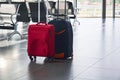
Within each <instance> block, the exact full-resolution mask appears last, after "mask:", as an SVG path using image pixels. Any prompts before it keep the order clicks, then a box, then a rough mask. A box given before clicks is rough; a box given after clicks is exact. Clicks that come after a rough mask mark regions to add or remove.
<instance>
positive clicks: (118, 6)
mask: <svg viewBox="0 0 120 80" xmlns="http://www.w3.org/2000/svg"><path fill="white" fill-rule="evenodd" d="M115 17H118V18H120V0H116V2H115Z"/></svg>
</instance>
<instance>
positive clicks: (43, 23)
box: [36, 22, 48, 25]
mask: <svg viewBox="0 0 120 80" xmlns="http://www.w3.org/2000/svg"><path fill="white" fill-rule="evenodd" d="M36 25H48V24H47V23H45V22H38V23H37V24H36Z"/></svg>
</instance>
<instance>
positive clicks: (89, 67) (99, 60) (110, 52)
mask: <svg viewBox="0 0 120 80" xmlns="http://www.w3.org/2000/svg"><path fill="white" fill-rule="evenodd" d="M114 51H115V50H114ZM117 51H120V50H119V49H118V50H117ZM110 53H111V54H110ZM110 53H109V54H108V55H106V56H104V57H103V58H100V59H98V60H97V61H96V62H94V63H93V64H91V65H90V66H88V67H87V68H86V69H84V70H83V71H82V72H80V73H79V74H77V75H76V76H75V77H74V78H73V80H74V79H75V78H77V77H78V76H79V75H81V74H83V73H84V72H85V71H87V70H89V69H90V68H92V67H93V66H94V65H95V64H97V63H98V62H100V61H101V60H103V59H105V57H108V56H110V55H112V52H110ZM114 54H117V52H116V53H114Z"/></svg>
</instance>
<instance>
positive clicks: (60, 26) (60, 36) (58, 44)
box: [49, 19, 73, 58]
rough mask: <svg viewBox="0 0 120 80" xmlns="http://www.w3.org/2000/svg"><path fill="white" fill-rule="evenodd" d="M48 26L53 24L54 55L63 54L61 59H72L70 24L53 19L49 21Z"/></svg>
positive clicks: (71, 31)
mask: <svg viewBox="0 0 120 80" xmlns="http://www.w3.org/2000/svg"><path fill="white" fill-rule="evenodd" d="M49 24H53V25H54V27H55V52H56V54H62V53H63V54H64V57H63V58H69V57H71V58H73V30H72V25H71V23H70V22H69V21H66V20H64V19H55V20H52V21H50V22H49ZM55 58H56V57H55ZM57 58H59V57H57Z"/></svg>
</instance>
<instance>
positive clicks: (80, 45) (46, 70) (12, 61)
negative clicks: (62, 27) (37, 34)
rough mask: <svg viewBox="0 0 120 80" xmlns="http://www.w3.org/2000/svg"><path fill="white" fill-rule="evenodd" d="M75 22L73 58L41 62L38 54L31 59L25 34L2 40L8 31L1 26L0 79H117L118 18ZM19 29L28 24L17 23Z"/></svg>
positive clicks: (119, 55)
mask: <svg viewBox="0 0 120 80" xmlns="http://www.w3.org/2000/svg"><path fill="white" fill-rule="evenodd" d="M79 21H80V23H81V24H80V25H79V26H74V27H73V30H74V45H73V47H74V58H73V60H55V61H53V62H50V63H44V58H42V57H38V58H37V61H36V62H30V60H29V58H28V55H27V35H24V39H22V40H20V39H19V36H17V35H14V36H13V39H12V40H10V41H7V40H5V39H4V40H3V38H5V37H6V34H7V33H8V31H7V30H6V31H4V30H0V38H1V41H0V80H120V64H119V61H120V19H119V18H118V19H115V21H113V19H112V18H111V19H106V23H105V24H103V23H102V19H101V18H80V19H79ZM19 26H20V27H19V31H20V32H21V33H22V34H24V33H27V28H25V26H24V28H22V27H23V25H22V24H19Z"/></svg>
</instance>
